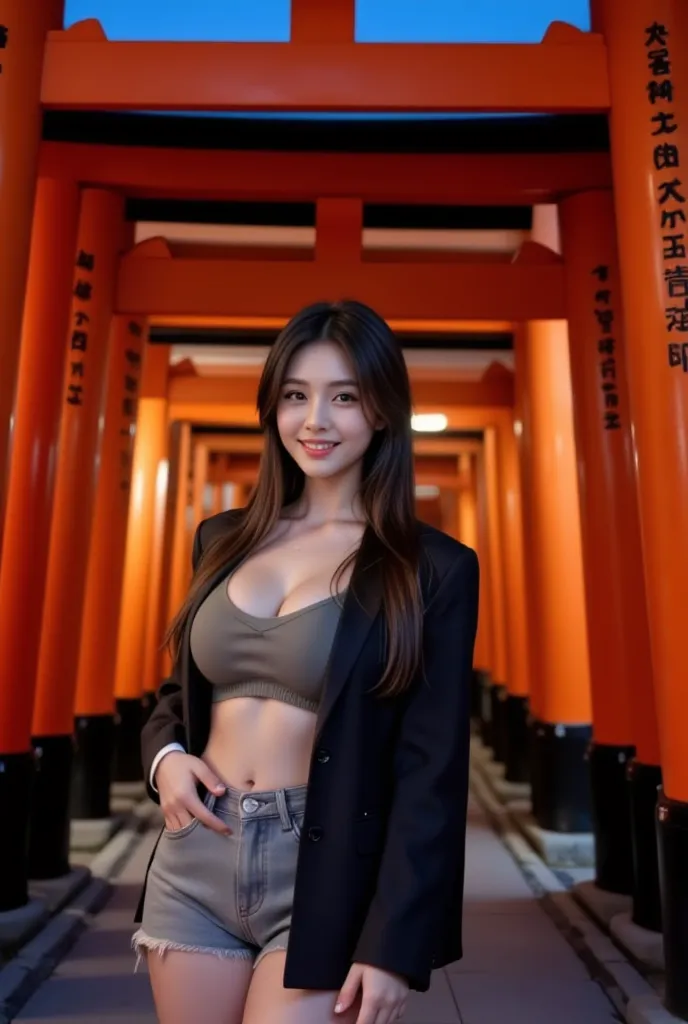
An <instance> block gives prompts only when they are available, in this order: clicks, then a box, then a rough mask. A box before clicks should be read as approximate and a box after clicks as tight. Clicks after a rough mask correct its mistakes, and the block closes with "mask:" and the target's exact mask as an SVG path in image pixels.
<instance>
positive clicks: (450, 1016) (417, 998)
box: [403, 970, 461, 1024]
mask: <svg viewBox="0 0 688 1024" xmlns="http://www.w3.org/2000/svg"><path fill="white" fill-rule="evenodd" d="M403 1020H404V1024H461V1018H460V1016H459V1011H458V1010H457V1008H456V1001H455V999H454V994H453V992H452V988H451V985H450V984H449V978H448V977H447V974H446V973H445V971H443V970H440V971H433V974H432V979H431V981H430V988H429V989H428V991H427V992H409V998H408V1004H407V1008H406V1014H405V1016H404V1018H403Z"/></svg>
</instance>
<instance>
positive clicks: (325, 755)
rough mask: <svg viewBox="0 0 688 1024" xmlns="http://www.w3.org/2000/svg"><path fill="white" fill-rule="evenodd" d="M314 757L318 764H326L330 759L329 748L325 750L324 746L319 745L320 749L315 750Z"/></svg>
mask: <svg viewBox="0 0 688 1024" xmlns="http://www.w3.org/2000/svg"><path fill="white" fill-rule="evenodd" d="M316 757H317V759H318V761H319V763H320V764H327V762H328V761H329V760H330V752H329V750H325V748H324V747H321V748H320V750H319V751H318V752H317V754H316Z"/></svg>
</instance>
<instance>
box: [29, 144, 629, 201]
mask: <svg viewBox="0 0 688 1024" xmlns="http://www.w3.org/2000/svg"><path fill="white" fill-rule="evenodd" d="M40 168H41V174H44V175H46V176H54V177H66V178H71V179H74V180H79V179H83V180H85V181H92V182H94V183H96V184H100V185H103V186H110V187H113V188H123V189H126V191H127V194H128V195H131V196H136V197H151V196H161V197H169V198H175V199H177V198H180V197H185V198H190V199H193V198H196V199H242V200H258V201H259V200H270V201H292V202H296V201H302V202H303V201H308V200H311V201H314V200H315V199H317V198H318V197H319V196H323V195H331V196H338V197H339V198H342V199H344V198H352V199H360V200H362V202H364V203H382V202H384V203H439V204H442V203H455V204H461V203H500V204H510V203H526V204H530V203H532V202H540V203H545V202H550V201H552V200H554V199H558V198H559V196H560V195H563V194H566V193H568V192H575V191H579V190H582V189H588V188H608V187H609V186H610V185H611V165H610V162H609V155H608V154H607V153H535V154H533V153H499V154H496V153H289V152H285V153H272V152H271V153H265V152H254V151H250V150H249V151H242V150H207V149H206V150H199V149H197V150H195V149H171V148H159V147H151V146H105V145H100V144H95V143H94V144H91V143H79V142H43V143H42V145H41V151H40Z"/></svg>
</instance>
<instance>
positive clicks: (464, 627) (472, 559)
mask: <svg viewBox="0 0 688 1024" xmlns="http://www.w3.org/2000/svg"><path fill="white" fill-rule="evenodd" d="M478 586H479V569H478V560H477V557H476V555H475V552H473V551H472V550H471V549H470V548H465V549H463V551H462V552H461V553H460V555H459V557H458V558H457V560H456V562H455V563H454V564H453V565H452V566H451V568H450V569H449V570H448V572H447V574H446V575H445V577H444V578H443V579H442V581H441V582H440V584H439V587H438V589H437V591H436V593H435V596H434V598H433V599H432V601H431V603H430V605H429V606H428V608H427V610H426V613H425V624H424V643H423V656H424V668H425V674H424V677H423V674H422V673H421V674H420V676H419V679H418V680H417V681H416V682H415V683H414V684H413V687H412V688H411V690H410V691H409V693H410V697H409V699H408V702H407V704H406V707H405V709H404V712H403V717H402V722H401V728H400V733H399V738H398V740H397V745H396V748H395V755H394V756H395V763H394V778H395V788H394V794H393V797H392V804H391V809H390V813H389V817H388V822H387V830H386V836H385V844H384V847H383V851H382V856H381V862H380V869H379V873H378V877H377V885H376V889H375V892H374V895H373V898H372V900H371V903H370V907H369V910H368V913H367V916H366V919H365V921H364V925H363V928H362V931H361V934H360V937H359V941H358V944H357V947H356V950H355V955H354V958H353V959H354V962H358V963H364V964H370V965H372V966H374V967H379V968H381V969H382V970H387V971H391V972H393V973H396V974H400V975H402V976H406V978H407V979H408V980H409V983H410V985H411V987H414V988H415V987H418V988H420V990H421V991H424V990H425V989H426V988H427V987H428V984H429V978H430V973H431V971H432V967H433V959H434V956H435V950H436V948H437V947H438V946H439V945H441V942H442V936H443V934H444V932H445V930H446V925H447V917H446V915H447V914H457V913H460V912H461V908H460V907H456V906H452V907H449V906H447V894H448V891H451V889H452V882H453V880H454V879H455V878H456V876H457V871H459V870H461V872H463V862H464V851H465V834H466V813H467V802H468V764H469V743H470V698H469V694H470V673H471V669H472V663H473V647H474V643H475V634H476V628H477V615H478ZM462 877H463V875H462Z"/></svg>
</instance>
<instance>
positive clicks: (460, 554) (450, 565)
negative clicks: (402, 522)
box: [418, 520, 478, 589]
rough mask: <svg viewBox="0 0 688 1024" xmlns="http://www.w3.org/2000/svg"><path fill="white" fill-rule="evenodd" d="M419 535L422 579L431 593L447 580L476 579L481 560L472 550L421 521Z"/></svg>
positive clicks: (419, 522)
mask: <svg viewBox="0 0 688 1024" xmlns="http://www.w3.org/2000/svg"><path fill="white" fill-rule="evenodd" d="M418 532H419V539H420V552H421V575H422V576H424V577H425V579H426V581H427V585H428V586H429V587H430V588H431V589H434V586H439V585H440V584H441V583H442V581H443V580H444V579H445V578H447V577H456V578H457V580H459V579H464V578H465V577H467V576H468V577H472V576H475V575H477V572H478V556H477V555H476V553H475V551H474V550H473V548H469V547H468V545H467V544H463V543H462V542H461V541H459V540H456V539H455V538H454V537H450V536H449V534H447V533H443V532H442V530H438V529H437V528H436V527H434V526H430V525H429V524H428V523H423V522H421V521H420V520H419V521H418Z"/></svg>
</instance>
